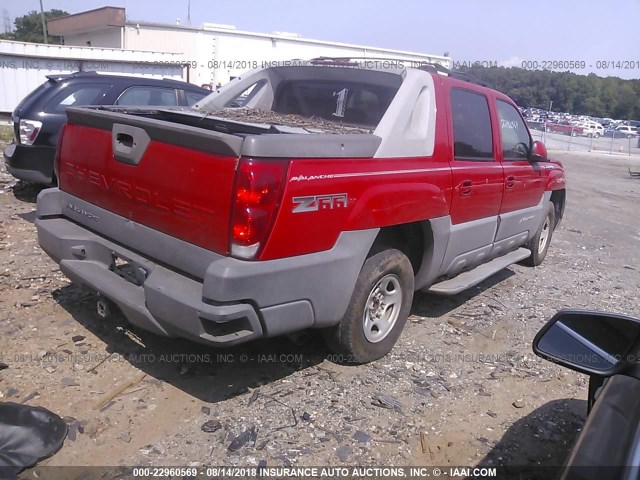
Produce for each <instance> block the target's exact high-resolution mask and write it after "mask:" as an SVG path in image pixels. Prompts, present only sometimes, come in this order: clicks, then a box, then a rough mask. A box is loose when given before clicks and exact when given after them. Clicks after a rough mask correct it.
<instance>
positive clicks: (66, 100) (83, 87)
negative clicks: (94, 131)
mask: <svg viewBox="0 0 640 480" xmlns="http://www.w3.org/2000/svg"><path fill="white" fill-rule="evenodd" d="M108 86H109V85H108V84H106V83H91V84H79V85H71V86H69V87H66V88H63V89H62V90H60V92H58V93H57V94H56V95H54V96H53V98H52V99H51V100H49V101H48V102H47V105H46V106H45V107H44V111H45V112H46V113H64V111H65V109H66V108H67V107H74V106H75V107H79V106H82V105H98V104H100V103H102V102H101V100H102V98H104V94H105V92H106V90H107V88H108Z"/></svg>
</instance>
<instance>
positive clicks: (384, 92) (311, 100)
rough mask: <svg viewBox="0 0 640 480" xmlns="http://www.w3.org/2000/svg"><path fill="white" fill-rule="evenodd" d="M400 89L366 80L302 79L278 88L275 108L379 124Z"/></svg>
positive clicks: (363, 123) (299, 113)
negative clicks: (362, 81)
mask: <svg viewBox="0 0 640 480" xmlns="http://www.w3.org/2000/svg"><path fill="white" fill-rule="evenodd" d="M396 91H397V89H395V88H393V87H385V86H380V85H370V84H366V83H355V82H342V81H327V80H298V81H289V82H283V83H282V85H280V87H279V88H278V91H277V93H276V98H275V101H274V108H273V110H274V111H276V112H278V113H285V114H296V115H302V116H304V117H320V118H323V119H325V120H333V121H341V122H344V123H351V124H356V125H364V126H376V125H377V124H378V123H379V122H380V119H381V118H382V116H383V115H384V113H385V111H386V110H387V108H388V107H389V104H390V103H391V100H393V97H394V95H395V94H396Z"/></svg>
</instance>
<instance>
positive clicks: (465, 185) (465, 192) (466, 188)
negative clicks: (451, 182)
mask: <svg viewBox="0 0 640 480" xmlns="http://www.w3.org/2000/svg"><path fill="white" fill-rule="evenodd" d="M472 186H473V182H471V180H463V181H462V182H461V183H460V185H459V186H458V193H459V194H460V196H462V197H468V196H469V195H471V187H472Z"/></svg>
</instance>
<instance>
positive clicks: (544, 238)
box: [522, 202, 556, 267]
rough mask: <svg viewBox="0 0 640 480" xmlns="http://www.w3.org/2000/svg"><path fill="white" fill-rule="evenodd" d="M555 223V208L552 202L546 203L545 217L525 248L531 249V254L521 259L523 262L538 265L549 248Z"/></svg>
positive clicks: (531, 265) (533, 265) (532, 265)
mask: <svg viewBox="0 0 640 480" xmlns="http://www.w3.org/2000/svg"><path fill="white" fill-rule="evenodd" d="M555 224H556V210H555V208H554V205H553V203H552V202H549V203H548V204H547V212H546V215H545V218H544V220H543V222H542V225H540V228H538V231H537V232H536V234H535V235H534V236H533V238H532V239H531V241H530V242H529V244H528V245H527V248H528V249H529V250H531V256H530V257H529V258H527V259H525V260H523V261H522V263H523V264H525V265H528V266H530V267H536V266H538V265H540V264H541V263H542V262H543V261H544V259H545V257H546V256H547V251H548V250H549V244H550V243H551V237H552V235H553V228H554V226H555Z"/></svg>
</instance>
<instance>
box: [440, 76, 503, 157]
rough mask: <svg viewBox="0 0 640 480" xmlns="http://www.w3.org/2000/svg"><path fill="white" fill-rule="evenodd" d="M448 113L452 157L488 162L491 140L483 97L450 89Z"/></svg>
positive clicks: (490, 155)
mask: <svg viewBox="0 0 640 480" xmlns="http://www.w3.org/2000/svg"><path fill="white" fill-rule="evenodd" d="M451 113H452V116H453V142H454V156H455V158H456V159H464V160H478V161H492V160H493V159H494V156H493V138H492V133H491V132H492V130H491V116H490V115H489V103H488V102H487V97H486V96H484V95H482V94H481V93H476V92H472V91H470V90H464V89H462V88H452V89H451Z"/></svg>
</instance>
